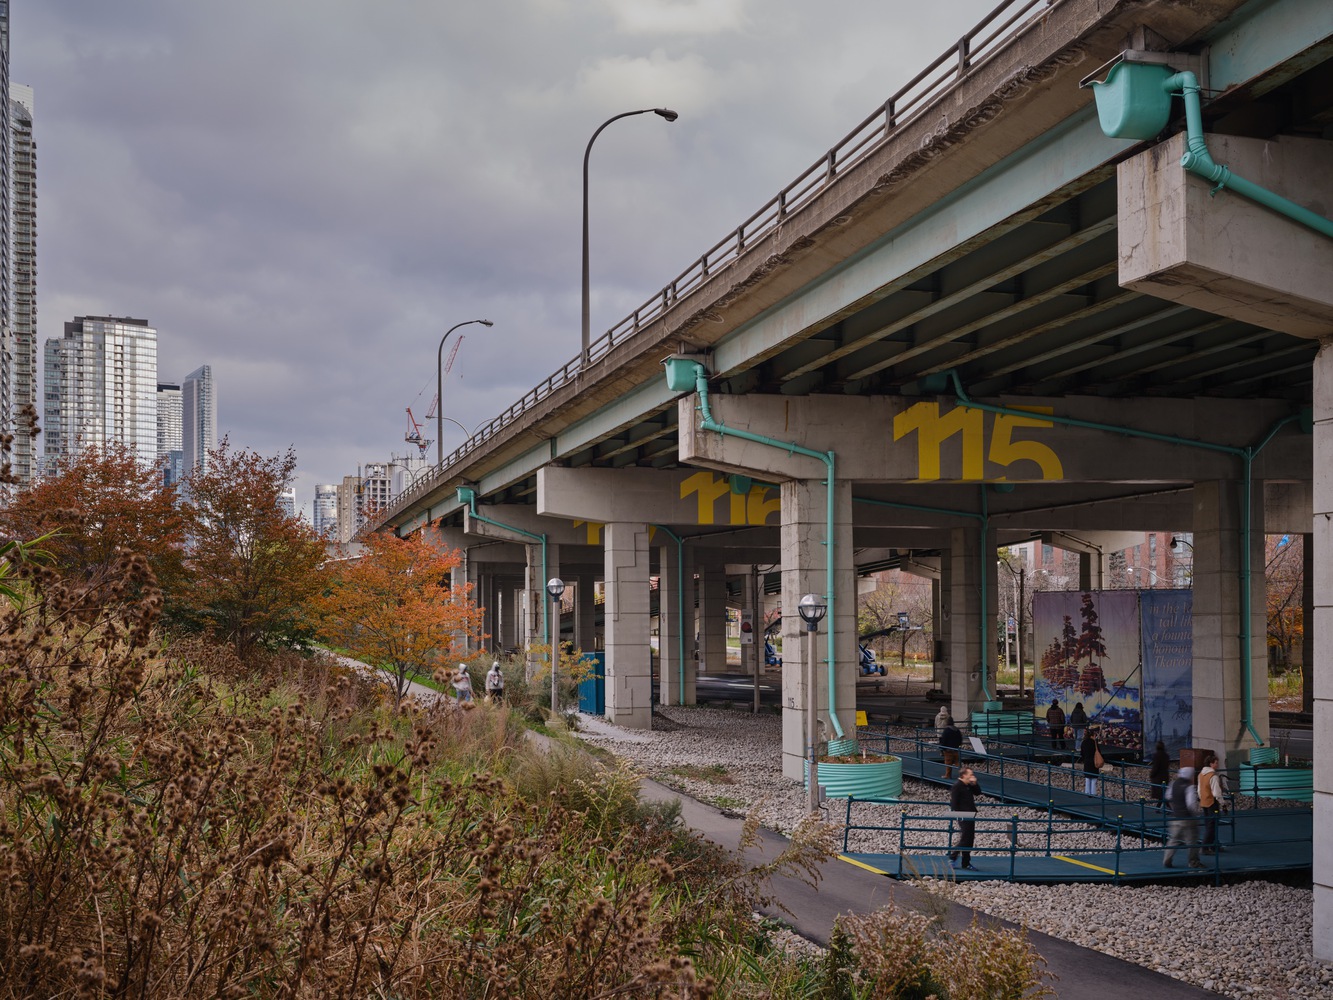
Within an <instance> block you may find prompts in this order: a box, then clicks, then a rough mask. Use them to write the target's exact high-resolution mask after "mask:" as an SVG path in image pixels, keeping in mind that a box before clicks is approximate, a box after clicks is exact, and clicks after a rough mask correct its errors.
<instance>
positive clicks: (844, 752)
mask: <svg viewBox="0 0 1333 1000" xmlns="http://www.w3.org/2000/svg"><path fill="white" fill-rule="evenodd" d="M860 752H861V745H860V744H859V743H857V742H856V738H855V737H851V738H850V739H841V740H829V741H828V755H829V756H830V757H846V756H849V755H850V754H857V753H860Z"/></svg>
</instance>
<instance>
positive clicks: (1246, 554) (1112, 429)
mask: <svg viewBox="0 0 1333 1000" xmlns="http://www.w3.org/2000/svg"><path fill="white" fill-rule="evenodd" d="M1181 75H1184V74H1181ZM942 374H944V375H946V376H947V377H948V378H949V379H950V381H952V383H953V390H954V396H955V397H956V399H957V401H958V403H959V405H960V406H966V407H968V408H970V409H973V410H984V411H985V412H987V413H999V414H1002V415H1005V416H1021V417H1031V416H1032V412H1031V411H1030V410H1016V409H1011V408H1010V407H1007V406H995V405H992V404H990V403H977V402H974V401H973V400H971V399H970V398H969V397H968V395H967V392H966V391H965V390H964V389H963V383H962V380H961V379H959V377H958V370H957V369H955V368H950V369H949V370H948V371H947V372H943V373H942ZM1041 418H1042V419H1043V420H1049V421H1050V422H1051V423H1055V424H1064V425H1065V426H1068V427H1083V428H1086V429H1088V430H1094V431H1106V432H1107V433H1110V434H1123V435H1125V436H1126V437H1138V438H1146V439H1148V440H1151V441H1163V442H1166V443H1167V444H1177V445H1182V446H1184V447H1187V448H1202V449H1204V450H1206V451H1216V452H1221V453H1222V454H1224V455H1234V456H1235V457H1236V458H1239V459H1240V460H1241V462H1242V464H1243V466H1244V470H1245V490H1244V494H1243V495H1242V497H1241V531H1240V535H1241V569H1240V603H1241V610H1240V642H1241V647H1240V648H1241V673H1240V683H1241V712H1242V717H1241V723H1242V724H1243V725H1244V726H1245V728H1246V729H1247V730H1248V731H1249V734H1250V736H1251V737H1252V738H1253V739H1254V741H1255V743H1257V744H1258V745H1259V746H1263V745H1264V741H1263V740H1262V739H1261V738H1260V737H1259V734H1258V733H1257V732H1255V730H1254V712H1253V710H1252V708H1251V704H1250V699H1251V697H1252V693H1253V680H1252V679H1251V677H1250V670H1251V669H1252V667H1253V665H1254V658H1253V656H1252V655H1251V652H1250V611H1251V607H1252V602H1251V600H1250V577H1251V575H1252V566H1251V560H1250V539H1251V538H1252V537H1253V534H1254V529H1253V526H1252V525H1251V523H1250V521H1251V517H1252V513H1251V501H1250V493H1251V490H1252V488H1253V483H1254V460H1255V458H1256V457H1258V455H1259V452H1261V451H1263V449H1264V448H1265V447H1266V446H1267V445H1268V442H1269V441H1271V440H1273V437H1274V435H1276V434H1277V432H1278V431H1280V430H1281V429H1282V428H1283V427H1285V426H1286V425H1287V424H1291V423H1295V422H1296V421H1298V420H1300V419H1301V416H1300V414H1298V413H1292V414H1288V415H1287V416H1285V417H1282V418H1281V419H1279V420H1278V421H1277V422H1276V423H1274V424H1273V426H1272V427H1270V428H1269V429H1268V433H1267V434H1265V435H1264V437H1263V439H1262V440H1261V441H1260V442H1259V443H1258V444H1257V445H1246V446H1245V447H1244V448H1237V447H1235V446H1233V445H1229V444H1217V443H1216V442H1213V441H1196V440H1194V439H1193V438H1183V437H1177V436H1176V435H1173V434H1158V433H1157V432H1155V431H1141V430H1138V429H1137V428H1133V427H1117V426H1115V425H1113V424H1102V423H1097V422H1096V421H1092V420H1079V419H1078V418H1076V417H1062V416H1059V415H1058V414H1047V413H1043V414H1042V415H1041Z"/></svg>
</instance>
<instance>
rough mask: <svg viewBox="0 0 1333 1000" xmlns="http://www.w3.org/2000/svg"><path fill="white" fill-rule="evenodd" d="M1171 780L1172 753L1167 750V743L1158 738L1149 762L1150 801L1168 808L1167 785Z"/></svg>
mask: <svg viewBox="0 0 1333 1000" xmlns="http://www.w3.org/2000/svg"><path fill="white" fill-rule="evenodd" d="M1170 780H1171V755H1170V754H1168V753H1167V752H1166V744H1165V743H1163V742H1162V741H1161V740H1158V741H1157V746H1156V748H1155V749H1154V750H1153V752H1152V760H1151V761H1150V762H1149V763H1148V781H1149V782H1150V783H1151V784H1152V789H1151V790H1150V791H1149V793H1148V801H1149V802H1156V803H1157V804H1158V805H1159V806H1161V807H1162V808H1166V785H1167V782H1169V781H1170Z"/></svg>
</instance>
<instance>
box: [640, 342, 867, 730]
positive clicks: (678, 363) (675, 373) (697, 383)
mask: <svg viewBox="0 0 1333 1000" xmlns="http://www.w3.org/2000/svg"><path fill="white" fill-rule="evenodd" d="M665 364H666V369H667V387H668V388H669V389H671V390H672V391H673V392H685V391H688V388H686V387H687V386H688V384H689V378H688V376H687V372H688V371H689V370H690V369H692V370H693V374H694V383H693V386H690V387H691V388H693V389H694V392H695V394H696V395H697V396H698V397H699V412H700V413H701V414H702V415H703V420H702V422H701V423H700V425H699V426H700V428H701V429H702V430H705V431H711V432H713V433H715V434H721V435H722V436H724V437H737V438H741V439H742V440H744V441H753V442H755V443H756V444H763V445H768V446H769V447H772V448H778V449H780V450H782V451H785V452H786V453H787V454H789V455H805V456H806V457H808V458H816V459H819V461H821V462H823V463H824V466H825V468H826V469H827V470H828V478H827V479H826V480H825V481H824V484H825V489H824V493H825V494H826V497H827V504H826V507H827V510H826V513H825V527H824V550H825V551H824V561H825V587H826V589H827V593H826V594H825V595H824V598H825V600H826V601H827V603H828V620H829V628H828V632H827V635H828V646H827V649H828V652H827V658H828V702H829V720H830V721H831V722H832V724H833V731H834V732H835V733H836V734H837V737H838V738H840V739H841V738H842V736H843V729H842V723H841V722H839V721H838V702H837V698H838V695H837V677H836V672H835V669H834V668H835V667H836V665H837V659H836V656H835V652H836V648H837V647H836V643H835V642H834V633H835V631H836V630H835V629H834V628H833V624H832V623H833V621H834V606H835V596H834V591H835V590H836V588H835V587H834V584H833V581H834V573H833V569H834V567H833V550H834V545H833V542H834V503H833V489H834V484H835V483H836V481H837V480H836V477H835V474H834V473H835V463H836V460H837V459H836V456H835V454H834V452H832V451H816V450H814V449H813V448H806V447H805V446H804V445H800V444H797V443H795V442H794V441H779V440H777V439H776V438H771V437H767V436H765V435H763V434H755V433H753V432H751V431H743V430H739V429H737V428H734V427H727V426H726V425H725V424H723V423H721V422H720V421H718V420H714V419H713V412H712V409H711V407H710V406H709V401H708V371H707V369H705V368H704V366H703V365H702V364H701V363H700V362H699V361H697V360H696V359H694V358H690V357H688V356H685V357H681V356H674V357H671V358H668V359H667V361H666V362H665ZM812 708H813V706H812Z"/></svg>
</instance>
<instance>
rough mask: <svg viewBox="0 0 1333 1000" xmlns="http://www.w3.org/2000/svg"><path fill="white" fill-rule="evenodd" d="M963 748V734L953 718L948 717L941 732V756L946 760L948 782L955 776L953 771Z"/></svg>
mask: <svg viewBox="0 0 1333 1000" xmlns="http://www.w3.org/2000/svg"><path fill="white" fill-rule="evenodd" d="M962 746H963V734H962V732H961V731H960V730H959V728H958V727H957V726H955V725H954V724H953V716H952V715H950V716H946V717H945V720H944V728H943V729H942V730H941V731H940V756H941V757H942V758H943V759H944V779H945V780H946V781H947V780H949V778H951V777H952V776H953V769H954V768H955V767H957V766H958V751H959V750H960V749H961V748H962ZM959 773H960V774H961V773H962V772H961V771H960V772H959Z"/></svg>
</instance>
